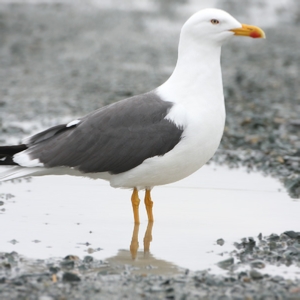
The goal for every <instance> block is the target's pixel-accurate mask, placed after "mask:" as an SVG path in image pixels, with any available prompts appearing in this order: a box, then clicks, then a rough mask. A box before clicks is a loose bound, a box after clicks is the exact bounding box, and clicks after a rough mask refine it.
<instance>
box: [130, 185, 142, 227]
mask: <svg viewBox="0 0 300 300" xmlns="http://www.w3.org/2000/svg"><path fill="white" fill-rule="evenodd" d="M131 203H132V209H133V217H134V223H135V224H140V217H139V205H140V199H139V194H138V191H137V189H136V188H134V189H133V193H132V196H131Z"/></svg>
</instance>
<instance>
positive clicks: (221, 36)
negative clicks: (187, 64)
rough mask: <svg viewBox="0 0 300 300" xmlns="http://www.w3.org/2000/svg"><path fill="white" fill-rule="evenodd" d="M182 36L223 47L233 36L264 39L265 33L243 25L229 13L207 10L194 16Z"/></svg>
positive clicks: (184, 28) (183, 30)
mask: <svg viewBox="0 0 300 300" xmlns="http://www.w3.org/2000/svg"><path fill="white" fill-rule="evenodd" d="M181 32H182V35H186V36H188V37H189V38H190V39H196V40H201V42H202V43H208V44H211V43H212V44H214V45H222V43H223V42H225V41H226V40H227V39H228V38H230V37H232V36H233V35H244V36H250V37H253V38H264V37H265V34H264V32H263V31H262V30H261V29H260V28H258V27H256V26H252V25H245V24H241V23H240V22H239V21H237V20H236V19H235V18H234V17H232V16H231V15H230V14H228V13H227V12H225V11H223V10H220V9H214V8H207V9H203V10H200V11H199V12H197V13H195V14H194V15H192V16H191V17H190V18H189V19H188V20H187V22H186V23H185V24H184V25H183V27H182V31H181Z"/></svg>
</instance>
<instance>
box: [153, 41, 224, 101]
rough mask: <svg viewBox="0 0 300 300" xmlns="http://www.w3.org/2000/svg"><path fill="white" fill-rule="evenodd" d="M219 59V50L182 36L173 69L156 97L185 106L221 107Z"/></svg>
mask: <svg viewBox="0 0 300 300" xmlns="http://www.w3.org/2000/svg"><path fill="white" fill-rule="evenodd" d="M220 56H221V46H219V45H212V44H209V43H202V44H201V43H199V41H194V40H193V39H192V38H190V37H186V36H184V35H181V37H180V42H179V49H178V60H177V64H176V67H175V69H174V72H173V74H172V75H171V76H170V78H169V79H168V80H167V81H166V82H165V83H164V84H163V85H161V86H160V87H159V88H158V89H157V92H158V94H159V95H160V96H162V97H163V98H164V100H167V101H171V102H175V103H182V104H184V105H185V106H190V105H192V106H193V107H195V106H198V105H201V106H202V107H203V105H205V104H208V103H211V102H213V103H214V104H215V105H220V104H221V103H224V97H223V85H222V74H221V66H220Z"/></svg>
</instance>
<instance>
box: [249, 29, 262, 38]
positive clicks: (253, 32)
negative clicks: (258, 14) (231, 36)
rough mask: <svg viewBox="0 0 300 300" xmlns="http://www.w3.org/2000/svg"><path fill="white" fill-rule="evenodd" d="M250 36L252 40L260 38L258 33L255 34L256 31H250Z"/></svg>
mask: <svg viewBox="0 0 300 300" xmlns="http://www.w3.org/2000/svg"><path fill="white" fill-rule="evenodd" d="M250 36H251V37H252V38H254V39H256V38H260V37H261V34H260V33H259V32H257V31H252V32H251V33H250Z"/></svg>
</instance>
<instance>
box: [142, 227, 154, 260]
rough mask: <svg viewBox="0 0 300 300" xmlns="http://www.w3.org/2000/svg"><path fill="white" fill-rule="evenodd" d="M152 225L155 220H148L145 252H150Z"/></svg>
mask: <svg viewBox="0 0 300 300" xmlns="http://www.w3.org/2000/svg"><path fill="white" fill-rule="evenodd" d="M152 227H153V222H148V226H147V229H146V232H145V236H144V254H147V253H149V252H150V243H151V242H152Z"/></svg>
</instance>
